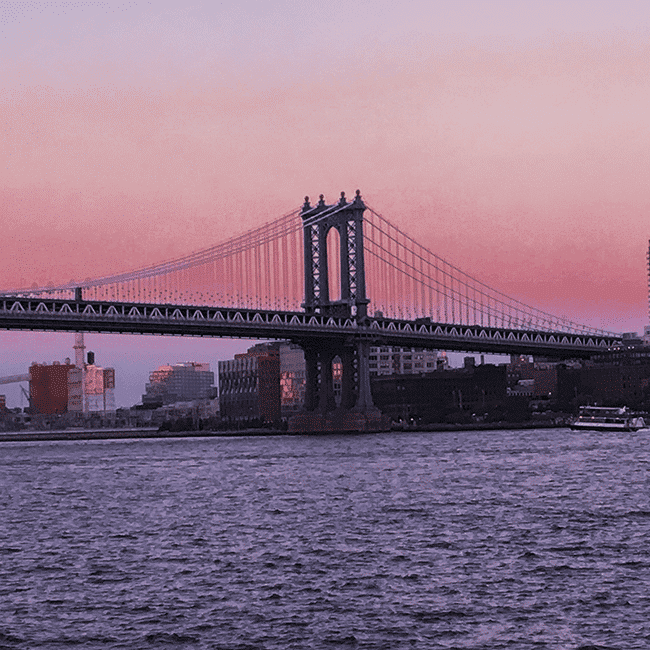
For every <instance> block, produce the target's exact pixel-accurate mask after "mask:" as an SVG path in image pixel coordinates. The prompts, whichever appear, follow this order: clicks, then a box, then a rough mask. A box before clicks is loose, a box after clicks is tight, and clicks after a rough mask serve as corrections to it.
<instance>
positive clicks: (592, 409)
mask: <svg viewBox="0 0 650 650" xmlns="http://www.w3.org/2000/svg"><path fill="white" fill-rule="evenodd" d="M571 428H572V429H573V430H574V431H578V430H582V429H588V430H592V431H638V430H639V429H645V428H646V423H645V421H644V420H643V418H642V417H640V416H637V415H634V414H633V413H631V412H630V411H629V410H628V408H627V407H626V406H622V407H609V406H581V407H580V413H579V415H578V417H577V418H576V419H575V420H574V421H573V422H572V423H571Z"/></svg>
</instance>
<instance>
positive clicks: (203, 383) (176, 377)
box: [142, 361, 216, 406]
mask: <svg viewBox="0 0 650 650" xmlns="http://www.w3.org/2000/svg"><path fill="white" fill-rule="evenodd" d="M145 391H146V392H145V394H144V395H143V396H142V404H143V405H145V406H156V405H159V406H162V405H163V404H173V403H174V402H184V401H191V400H195V399H208V398H211V397H215V396H216V389H215V387H214V373H213V372H210V364H209V363H196V362H194V361H188V362H186V363H176V364H174V365H165V366H160V367H159V368H157V369H156V370H153V371H152V372H151V373H150V374H149V383H148V384H147V385H146V387H145Z"/></svg>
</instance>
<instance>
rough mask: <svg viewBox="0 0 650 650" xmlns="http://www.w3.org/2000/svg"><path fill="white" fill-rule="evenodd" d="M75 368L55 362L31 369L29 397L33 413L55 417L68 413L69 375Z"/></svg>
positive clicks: (37, 364)
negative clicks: (55, 415) (54, 415)
mask: <svg viewBox="0 0 650 650" xmlns="http://www.w3.org/2000/svg"><path fill="white" fill-rule="evenodd" d="M74 368H75V366H73V365H71V364H69V363H59V362H58V361H55V362H54V363H53V364H52V365H48V364H45V363H43V364H39V363H36V362H34V363H32V365H31V366H30V367H29V396H30V403H31V408H32V412H33V413H41V414H46V415H53V414H59V413H66V412H67V411H68V373H69V372H70V371H71V370H73V369H74Z"/></svg>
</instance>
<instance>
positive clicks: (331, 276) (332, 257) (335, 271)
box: [327, 227, 341, 302]
mask: <svg viewBox="0 0 650 650" xmlns="http://www.w3.org/2000/svg"><path fill="white" fill-rule="evenodd" d="M327 280H328V284H329V294H330V295H329V299H330V301H332V302H333V301H336V300H341V235H340V234H339V231H338V228H334V227H332V228H330V231H329V232H328V233H327Z"/></svg>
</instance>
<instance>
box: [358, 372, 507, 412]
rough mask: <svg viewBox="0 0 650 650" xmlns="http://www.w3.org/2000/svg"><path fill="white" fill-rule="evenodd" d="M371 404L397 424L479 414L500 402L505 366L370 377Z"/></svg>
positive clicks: (503, 398) (505, 391)
mask: <svg viewBox="0 0 650 650" xmlns="http://www.w3.org/2000/svg"><path fill="white" fill-rule="evenodd" d="M371 387H372V397H373V401H374V402H375V404H377V405H379V406H380V408H381V410H382V411H383V412H384V413H385V414H386V415H388V416H390V418H391V419H392V420H393V421H395V422H397V421H409V420H411V419H413V420H419V421H422V422H440V421H444V419H445V417H446V415H448V414H449V413H451V412H463V411H465V412H467V413H468V414H469V415H472V414H482V413H485V412H486V411H488V410H490V409H494V408H496V407H497V406H500V405H502V404H503V403H504V401H505V399H506V397H507V390H506V389H507V383H506V367H505V366H494V365H491V364H482V365H479V366H471V365H468V366H467V367H465V368H456V369H453V370H445V371H440V372H431V373H427V374H424V375H414V374H400V375H398V374H393V375H388V376H383V377H374V378H373V380H372V383H371Z"/></svg>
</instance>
